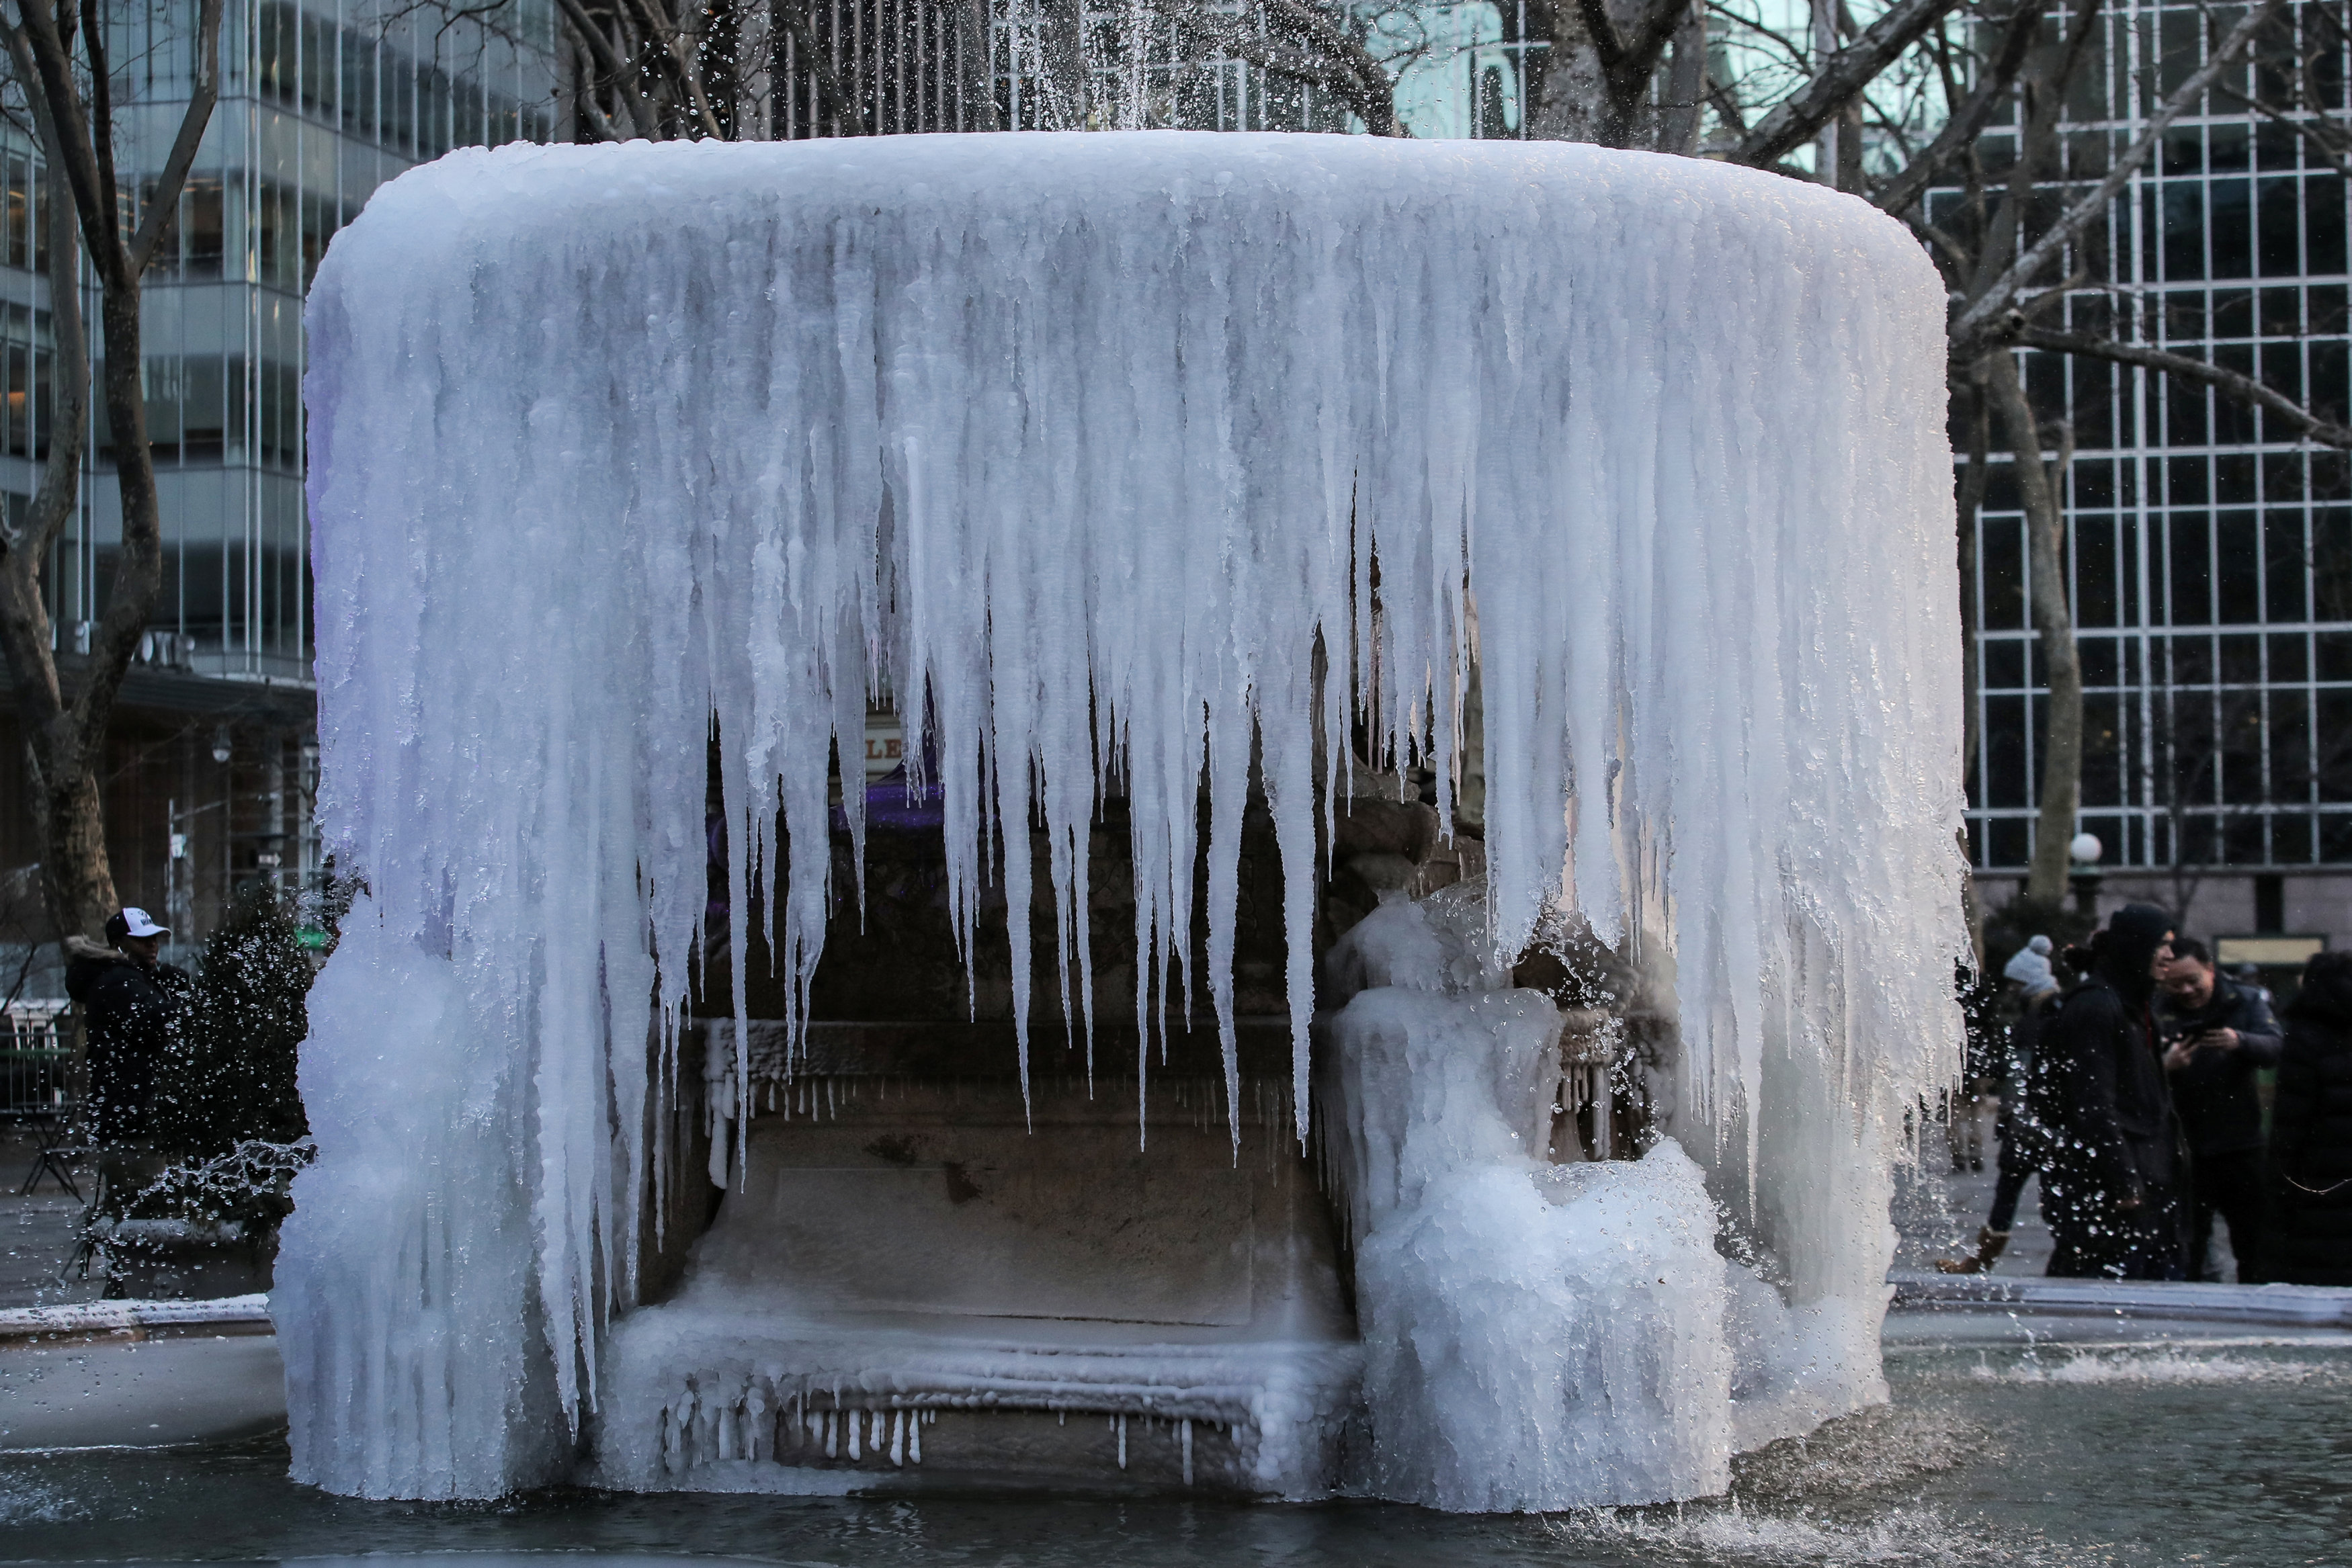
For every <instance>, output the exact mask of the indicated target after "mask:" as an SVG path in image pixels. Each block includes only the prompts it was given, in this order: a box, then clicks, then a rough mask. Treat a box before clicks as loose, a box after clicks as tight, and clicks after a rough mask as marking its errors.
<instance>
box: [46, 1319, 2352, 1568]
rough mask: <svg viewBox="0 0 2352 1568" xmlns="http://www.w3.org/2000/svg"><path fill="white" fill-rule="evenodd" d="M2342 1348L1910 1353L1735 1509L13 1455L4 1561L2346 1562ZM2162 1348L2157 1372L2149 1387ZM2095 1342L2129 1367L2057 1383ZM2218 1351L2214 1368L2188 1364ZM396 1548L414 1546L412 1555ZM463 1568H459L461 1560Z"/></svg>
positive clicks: (238, 1454)
mask: <svg viewBox="0 0 2352 1568" xmlns="http://www.w3.org/2000/svg"><path fill="white" fill-rule="evenodd" d="M2347 1354H2352V1353H2347V1348H2346V1347H2345V1345H2344V1344H2343V1343H2342V1336H2340V1335H2338V1336H2333V1337H2332V1340H2330V1341H2326V1342H2321V1341H2313V1342H2307V1343H2298V1342H2295V1341H2292V1340H2289V1341H2284V1342H2281V1341H2265V1340H2260V1339H2229V1340H2221V1341H2201V1340H2197V1339H2193V1338H2191V1339H2186V1340H2182V1339H2175V1340H2172V1341H2169V1342H2168V1343H2160V1344H2157V1345H2131V1344H2108V1345H2104V1346H2087V1347H2074V1348H2070V1349H2066V1350H2063V1351H2056V1352H2050V1351H2044V1352H2039V1353H2035V1354H2032V1355H2031V1356H2029V1355H2025V1354H2021V1353H2019V1352H2017V1351H2015V1350H2013V1349H1979V1348H1975V1347H1956V1348H1939V1349H1928V1350H1912V1351H1906V1352H1903V1353H1900V1354H1896V1355H1895V1356H1893V1357H1892V1358H1891V1359H1890V1362H1889V1364H1888V1377H1889V1381H1890V1384H1891V1385H1892V1391H1893V1395H1894V1399H1893V1403H1892V1404H1891V1405H1890V1406H1885V1407H1883V1408H1880V1409H1875V1410H1872V1411H1868V1412H1864V1413H1863V1414H1861V1415H1858V1416H1848V1417H1843V1418H1841V1419H1839V1420H1837V1421H1833V1422H1832V1423H1830V1424H1829V1425H1828V1426H1826V1427H1823V1428H1822V1429H1821V1430H1820V1431H1819V1432H1817V1433H1816V1434H1814V1435H1813V1436H1811V1437H1810V1438H1806V1439H1790V1440H1786V1441H1783V1442H1780V1443H1776V1444H1774V1445H1772V1446H1770V1447H1769V1448H1766V1449H1764V1450H1762V1451H1761V1452H1759V1453H1757V1454H1754V1455H1750V1456H1748V1457H1747V1458H1743V1459H1741V1460H1740V1461H1738V1466H1737V1468H1736V1475H1735V1489H1734V1491H1733V1493H1732V1495H1731V1496H1730V1497H1729V1498H1728V1499H1724V1500H1709V1501H1705V1502H1693V1503H1687V1504H1683V1505H1679V1506H1667V1507H1653V1508H1639V1509H1619V1510H1614V1511H1577V1512H1569V1513H1559V1514H1549V1515H1540V1516H1532V1515H1521V1516H1513V1517H1495V1516H1486V1517H1468V1516H1461V1515H1448V1514H1443V1513H1438V1512H1434V1511H1425V1510H1421V1509H1413V1508H1402V1507H1397V1506H1394V1505H1382V1504H1374V1503H1360V1502H1337V1503H1327V1504H1317V1505H1255V1506H1253V1505H1243V1504H1232V1503H1217V1502H1206V1501H1200V1500H1185V1499H1181V1498H1176V1497H1171V1496H1169V1495H1167V1494H1165V1493H1160V1494H1150V1493H1136V1494H1131V1495H1126V1496H1115V1495H1109V1494H1102V1495H1095V1496H1078V1497H1072V1496H1059V1497H1013V1498H1003V1497H989V1496H981V1495H976V1494H970V1493H961V1494H960V1493H958V1492H956V1491H954V1490H945V1489H943V1490H934V1491H930V1492H926V1493H917V1494H911V1495H905V1496H898V1497H888V1498H884V1497H851V1498H803V1499H782V1498H773V1497H715V1496H683V1495H679V1494H676V1493H666V1494H652V1495H635V1494H625V1493H609V1492H607V1493H598V1492H581V1491H572V1490H552V1491H541V1492H532V1493H527V1494H524V1495H522V1496H520V1497H517V1498H514V1499H510V1500H506V1501H503V1502H499V1503H476V1504H460V1503H444V1504H413V1503H370V1502H362V1501H357V1500H348V1499H341V1498H335V1497H330V1496H327V1495H324V1494H322V1493H320V1492H318V1491H315V1490H310V1489H308V1488H304V1487H300V1486H297V1485H295V1484H293V1483H292V1482H290V1481H289V1480H287V1479H285V1465H286V1458H287V1454H286V1448H285V1447H284V1445H283V1444H282V1442H279V1441H277V1440H270V1441H266V1442H257V1443H253V1444H249V1445H245V1446H241V1447H234V1448H218V1449H210V1450H194V1449H191V1450H181V1451H179V1452H176V1453H172V1454H154V1453H144V1454H132V1453H82V1454H47V1455H12V1456H10V1457H9V1459H8V1461H7V1464H6V1465H5V1468H0V1556H5V1557H6V1558H9V1559H16V1560H22V1561H28V1562H64V1561H82V1562H130V1561H150V1562H165V1561H172V1560H175V1559H177V1560H196V1559H204V1560H210V1561H223V1560H236V1559H257V1558H259V1559H268V1558H275V1559H281V1560H282V1559H289V1558H306V1559H307V1558H316V1557H333V1556H341V1555H343V1554H346V1553H356V1552H382V1553H403V1554H405V1553H429V1552H447V1553H458V1552H462V1553H466V1554H467V1555H466V1556H465V1557H464V1558H463V1559H462V1560H461V1561H462V1563H465V1564H467V1565H469V1568H506V1564H505V1563H502V1562H501V1559H500V1555H499V1554H506V1553H530V1554H531V1555H530V1556H529V1557H528V1558H522V1557H516V1558H515V1559H514V1562H515V1563H541V1564H545V1563H548V1562H549V1559H548V1557H547V1556H546V1555H544V1554H545V1553H562V1552H594V1553H597V1554H598V1563H599V1564H601V1565H602V1568H654V1564H656V1563H665V1564H666V1563H685V1562H688V1561H691V1562H698V1563H709V1562H711V1561H712V1560H713V1559H714V1558H717V1559H722V1560H723V1559H730V1558H732V1559H740V1560H747V1561H756V1562H761V1563H809V1564H814V1563H824V1564H841V1565H843V1568H849V1565H852V1564H855V1565H856V1568H899V1565H905V1568H914V1565H916V1564H923V1565H925V1568H938V1565H940V1564H950V1565H952V1564H963V1563H970V1564H996V1563H1016V1562H1017V1563H1023V1564H1027V1565H1032V1568H1096V1565H1097V1564H1100V1563H1119V1564H1121V1565H1122V1568H1176V1565H1190V1564H1218V1565H1225V1564H1232V1563H1244V1562H1246V1563H1264V1564H1269V1565H1280V1568H1326V1565H1328V1568H1426V1565H1427V1564H1431V1563H1445V1564H1447V1565H1448V1568H1506V1565H1507V1568H1583V1565H1587V1564H1592V1565H1600V1564H1607V1565H1610V1568H1617V1565H1621V1564H1622V1565H1625V1568H1633V1565H1635V1564H1657V1563H1664V1564H1691V1565H1707V1568H1713V1565H1717V1564H1721V1565H1725V1568H1729V1565H1733V1564H1770V1565H1775V1568H1777V1565H1782V1564H1787V1565H1797V1564H1822V1565H1824V1568H1843V1565H1845V1564H1861V1563H1906V1564H1910V1563H1925V1564H1937V1565H1940V1564H1953V1565H1974V1564H1980V1563H1981V1564H1994V1563H2001V1564H2013V1565H2024V1568H2042V1565H2051V1568H2061V1565H2074V1564H2093V1563H2097V1564H2117V1563H2120V1564H2143V1563H2144V1564H2148V1565H2150V1568H2158V1565H2167V1568H2168V1565H2176V1564H2181V1563H2208V1564H2213V1565H2216V1568H2273V1565H2281V1568H2284V1565H2289V1564H2306V1563H2329V1564H2332V1563H2342V1562H2345V1561H2346V1560H2347V1555H2352V1492H2347V1490H2346V1489H2345V1488H2344V1487H2343V1485H2342V1484H2341V1467H2342V1464H2343V1457H2344V1455H2343V1451H2344V1446H2345V1441H2346V1438H2345V1434H2346V1433H2347V1431H2352V1359H2347ZM2135 1358H2138V1359H2140V1360H2142V1361H2143V1363H2144V1364H2145V1365H2146V1366H2147V1368H2148V1369H2149V1375H2148V1376H2147V1378H2145V1379H2144V1380H2140V1381H2133V1380H2131V1379H2130V1378H2129V1377H2128V1376H2126V1375H2120V1372H2121V1369H2125V1368H2126V1367H2127V1365H2128V1364H2129V1363H2130V1362H2132V1361H2133V1360H2134V1359H2135ZM2085 1360H2088V1361H2090V1362H2093V1363H2095V1364H2099V1365H2102V1366H2104V1367H2106V1368H2109V1369H2111V1370H2115V1371H2117V1372H2118V1374H2119V1375H2116V1376H2097V1377H2081V1378H2066V1377H2054V1378H2051V1377H2037V1376H2035V1375H2034V1374H2035V1373H2036V1371H2037V1370H2038V1371H2039V1372H2041V1373H2043V1374H2047V1373H2049V1372H2050V1371H2052V1370H2053V1369H2054V1368H2057V1367H2060V1366H2063V1365H2070V1364H2081V1363H2082V1362H2084V1361H2085ZM2195 1365H2201V1366H2203V1367H2204V1368H2205V1374H2204V1376H2203V1378H2202V1379H2201V1380H2200V1379H2198V1378H2194V1377H2190V1376H2188V1375H2185V1374H2184V1372H2183V1370H2182V1369H2183V1368H2186V1367H2189V1366H2195ZM371 1561H373V1562H375V1563H382V1564H386V1568H393V1563H391V1562H389V1561H388V1560H387V1559H386V1558H385V1557H381V1556H379V1557H374V1558H373V1559H371ZM436 1568H440V1565H436Z"/></svg>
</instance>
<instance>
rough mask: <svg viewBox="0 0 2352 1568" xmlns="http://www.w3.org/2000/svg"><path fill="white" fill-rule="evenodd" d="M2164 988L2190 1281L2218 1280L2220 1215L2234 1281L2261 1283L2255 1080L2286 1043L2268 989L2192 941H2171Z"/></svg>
mask: <svg viewBox="0 0 2352 1568" xmlns="http://www.w3.org/2000/svg"><path fill="white" fill-rule="evenodd" d="M2158 985H2159V986H2160V988H2161V989H2162V993H2163V996H2162V1003H2161V1006H2160V1007H2159V1009H2158V1026H2159V1028H2160V1029H2161V1030H2163V1034H2164V1040H2165V1051H2164V1070H2165V1072H2166V1075H2167V1076H2168V1077H2169V1078H2170V1079H2171V1081H2172V1106H2173V1110H2174V1111H2175V1112H2176V1113H2179V1117H2180V1129H2181V1132H2182V1134H2184V1135H2185V1136H2186V1138H2187V1140H2188V1143H2189V1260H2188V1261H2189V1278H2190V1279H2192V1280H2218V1279H2220V1278H2221V1271H2220V1270H2219V1269H2218V1268H2215V1267H2213V1266H2212V1265H2211V1264H2210V1262H2209V1254H2210V1252H2211V1250H2212V1246H2213V1216H2214V1215H2216V1214H2219V1215H2221V1218H2223V1219H2225V1220H2227V1221H2228V1222H2229V1226H2230V1250H2231V1252H2232V1253H2233V1254H2235V1255H2236V1257H2237V1260H2238V1283H2240V1284H2241V1285H2254V1284H2259V1283H2261V1282H2262V1279H2263V1269H2262V1257H2263V1251H2262V1247H2263V1207H2264V1204H2265V1200H2266V1191H2265V1181H2264V1176H2263V1107H2262V1101H2261V1100H2260V1099H2259V1098H2258V1096H2257V1094H2256V1091H2255V1087H2254V1075H2255V1074H2256V1073H2257V1072H2259V1071H2262V1070H2263V1068H2266V1067H2276V1066H2277V1065H2278V1061H2279V1051H2280V1049H2281V1047H2282V1046H2283V1045H2284V1040H2283V1038H2282V1037H2281V1035H2280V1032H2279V1026H2278V1023H2277V1020H2276V1019H2273V1018H2272V1016H2271V1009H2270V1004H2269V1003H2268V1002H2266V1001H2265V1000H2263V994H2262V992H2261V991H2259V990H2256V989H2254V988H2252V987H2250V986H2244V985H2241V984H2240V983H2239V982H2237V981H2236V980H2233V979H2231V978H2230V977H2227V976H2224V975H2222V974H2221V973H2219V972H2217V971H2216V970H2215V968H2214V967H2213V956H2212V955H2211V954H2210V953H2209V952H2207V951H2206V949H2205V944H2203V943H2202V942H2200V941H2198V940H2197V939H2196V938H2195V937H2193V936H2183V937H2179V938H2177V939H2176V940H2175V941H2174V942H2173V944H2172V958H2171V961H2170V962H2169V963H2168V964H2166V965H2165V966H2164V972H2163V973H2162V974H2161V975H2160V976H2159V977H2158Z"/></svg>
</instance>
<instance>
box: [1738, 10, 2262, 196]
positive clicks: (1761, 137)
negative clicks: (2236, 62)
mask: <svg viewBox="0 0 2352 1568" xmlns="http://www.w3.org/2000/svg"><path fill="white" fill-rule="evenodd" d="M1957 4H1958V0H1895V5H1891V6H1889V7H1887V9H1886V11H1885V13H1884V14H1883V15H1882V16H1879V17H1878V19H1877V20H1876V21H1874V22H1873V23H1871V25H1870V26H1868V27H1866V28H1864V30H1863V34H1862V37H1858V38H1856V39H1855V40H1854V41H1853V43H1851V44H1849V45H1847V46H1846V47H1844V48H1843V49H1840V50H1838V51H1837V53H1835V54H1833V55H1832V56H1831V57H1829V58H1828V59H1827V60H1826V61H1824V62H1822V68H1821V69H1820V70H1819V71H1818V72H1816V73H1815V74H1814V76H1813V79H1812V80H1811V83H1810V84H1808V85H1807V87H1806V88H1805V89H1804V90H1803V91H1802V92H1801V93H1798V94H1797V95H1796V96H1795V97H1793V98H1790V99H1787V100H1786V101H1785V102H1782V103H1780V104H1779V105H1777V106H1775V107H1774V109H1773V110H1772V112H1771V113H1769V114H1768V115H1766V116H1765V117H1764V118H1763V119H1762V120H1759V121H1757V122H1756V127H1755V129H1754V130H1752V131H1748V134H1747V135H1745V136H1743V137H1741V138H1740V140H1739V145H1738V147H1736V148H1734V149H1733V150H1732V152H1731V153H1730V161H1731V162H1734V163H1745V164H1747V165H1748V167H1750V168H1766V167H1769V166H1770V165H1772V164H1774V163H1777V162H1780V160H1781V159H1782V158H1783V157H1785V156H1787V155H1788V154H1789V153H1790V152H1793V151H1795V150H1796V149H1797V148H1799V147H1801V146H1802V145H1804V144H1805V143H1806V142H1808V141H1811V140H1812V139H1813V137H1814V136H1815V135H1816V134H1818V133H1819V132H1820V131H1821V129H1822V126H1824V125H1827V124H1828V123H1829V122H1830V121H1831V120H1834V119H1836V118H1837V117H1838V116H1839V115H1840V114H1842V113H1843V112H1844V111H1845V108H1846V106H1847V105H1848V104H1850V103H1852V102H1853V99H1854V98H1855V97H1856V96H1857V95H1859V94H1860V93H1861V92H1862V90H1863V89H1864V88H1867V87H1868V86H1869V85H1870V84H1871V82H1872V81H1873V80H1874V79H1875V78H1877V76H1878V75H1879V73H1880V72H1882V71H1884V70H1885V69H1886V68H1887V67H1888V66H1889V65H1890V64H1892V63H1893V62H1894V61H1895V57H1897V56H1899V55H1901V54H1902V53H1903V51H1905V50H1906V49H1908V48H1909V47H1911V46H1912V45H1914V44H1916V43H1917V42H1918V41H1919V38H1920V37H1921V36H1922V35H1923V34H1925V33H1926V32H1927V29H1928V28H1930V27H1932V26H1935V25H1936V24H1937V23H1938V22H1940V21H1942V20H1943V19H1944V17H1945V16H1948V15H1949V14H1950V12H1951V10H1952V8H1953V6H1954V5H1957ZM2271 4H2273V5H2275V4H2277V0H2271Z"/></svg>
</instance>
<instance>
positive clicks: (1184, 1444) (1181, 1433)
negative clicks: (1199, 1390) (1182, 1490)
mask: <svg viewBox="0 0 2352 1568" xmlns="http://www.w3.org/2000/svg"><path fill="white" fill-rule="evenodd" d="M1176 1446H1177V1448H1179V1449H1180V1450H1181V1452H1182V1454H1183V1457H1184V1484H1185V1485H1186V1486H1191V1485H1192V1418H1191V1417H1190V1416H1187V1417H1186V1418H1184V1419H1183V1420H1181V1421H1179V1422H1177V1423H1176Z"/></svg>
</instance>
